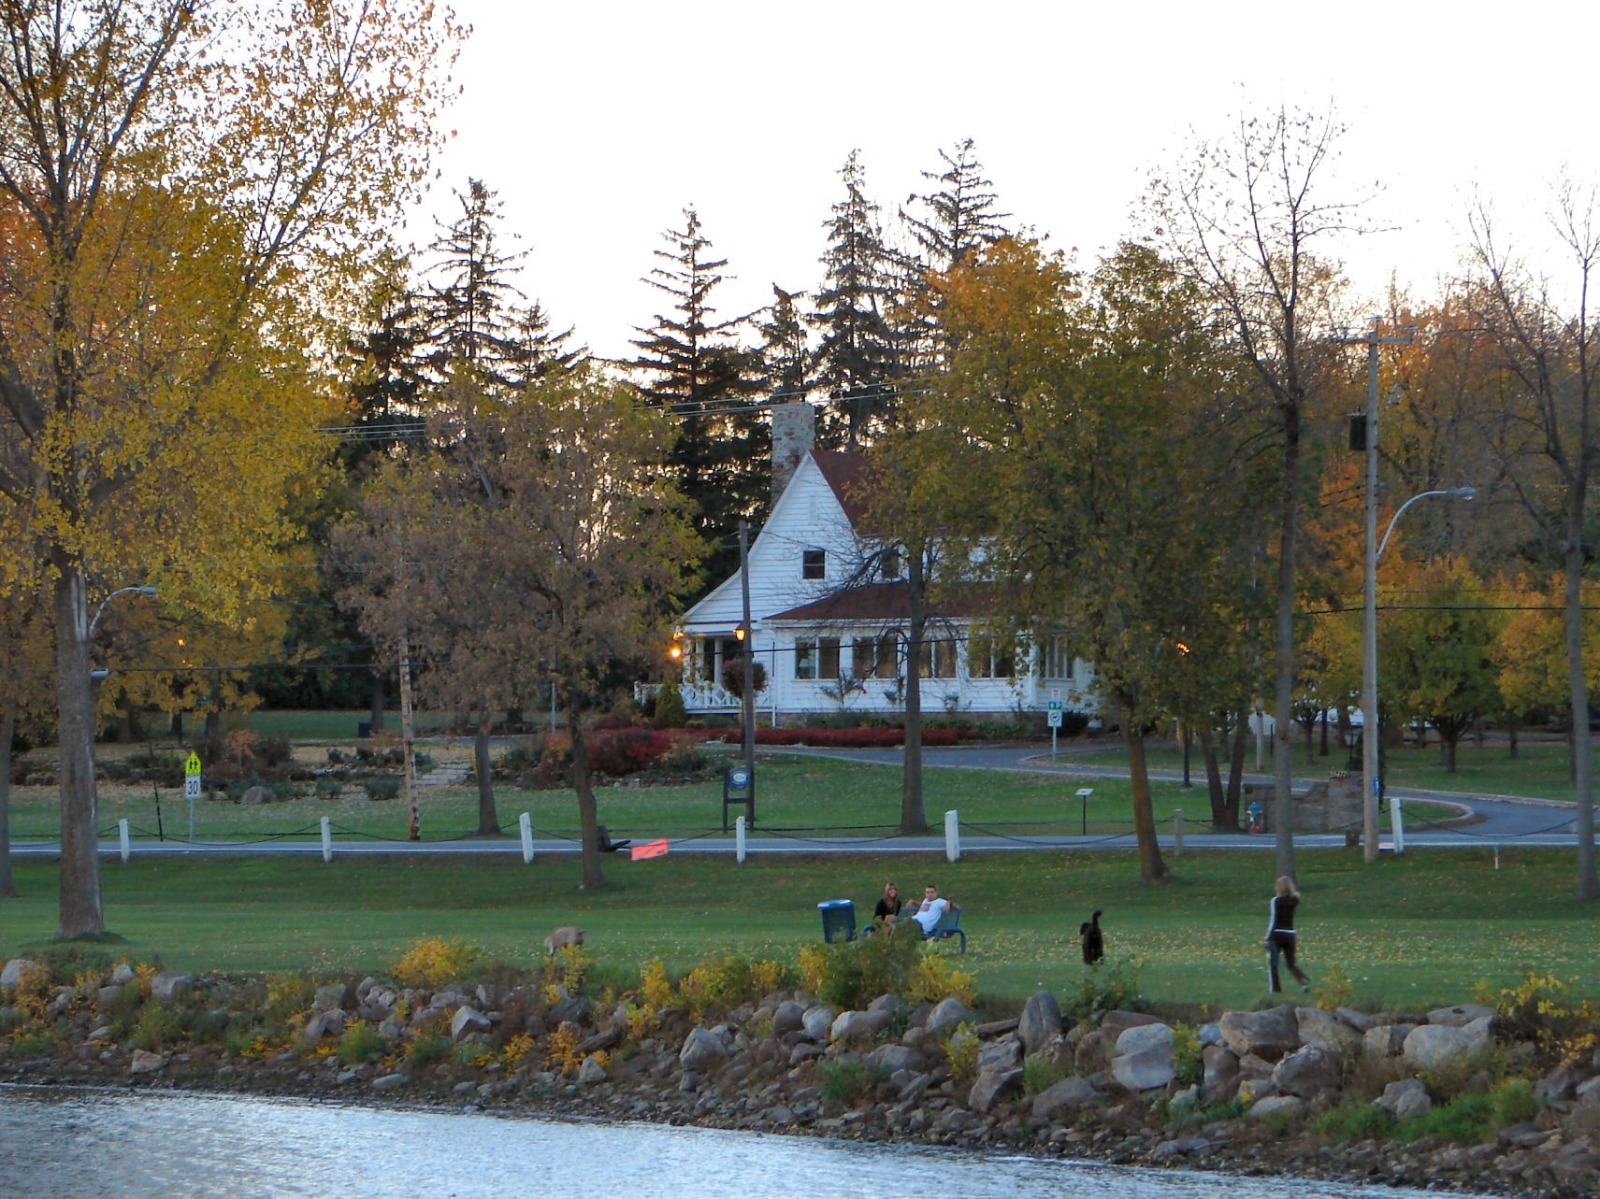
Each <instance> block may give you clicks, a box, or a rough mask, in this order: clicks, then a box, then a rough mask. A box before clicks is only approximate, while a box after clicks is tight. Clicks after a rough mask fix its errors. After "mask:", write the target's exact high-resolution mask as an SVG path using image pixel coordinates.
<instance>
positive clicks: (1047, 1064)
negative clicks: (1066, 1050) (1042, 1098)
mask: <svg viewBox="0 0 1600 1199" xmlns="http://www.w3.org/2000/svg"><path fill="white" fill-rule="evenodd" d="M1065 1077H1066V1074H1065V1072H1064V1071H1063V1070H1062V1069H1061V1067H1060V1066H1058V1065H1056V1063H1055V1061H1054V1059H1052V1058H1048V1057H1043V1056H1041V1055H1039V1054H1037V1053H1030V1054H1029V1055H1028V1056H1027V1057H1025V1058H1023V1059H1022V1088H1023V1090H1024V1091H1026V1092H1027V1093H1028V1094H1030V1095H1037V1094H1039V1092H1040V1091H1048V1090H1049V1089H1050V1088H1051V1087H1053V1086H1055V1085H1056V1083H1058V1082H1060V1081H1061V1080H1062V1079H1063V1078H1065Z"/></svg>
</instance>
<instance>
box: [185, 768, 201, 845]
mask: <svg viewBox="0 0 1600 1199" xmlns="http://www.w3.org/2000/svg"><path fill="white" fill-rule="evenodd" d="M183 797H184V798H185V799H187V800H188V801H189V840H190V841H191V842H193V841H194V805H195V804H196V803H198V802H199V800H200V755H199V754H197V753H195V752H194V751H193V750H191V751H190V752H189V760H188V761H186V762H185V763H184V764H183Z"/></svg>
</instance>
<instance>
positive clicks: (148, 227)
mask: <svg viewBox="0 0 1600 1199" xmlns="http://www.w3.org/2000/svg"><path fill="white" fill-rule="evenodd" d="M72 14H73V19H63V10H62V8H61V6H59V5H52V4H45V3H36V2H32V0H29V2H19V3H10V4H6V5H4V6H3V8H0V225H3V230H4V233H5V235H6V237H5V245H6V254H5V255H4V256H3V258H0V296H3V297H4V300H3V304H0V497H3V501H4V505H5V507H4V509H3V515H0V519H4V520H5V521H6V522H7V527H8V528H9V529H10V530H12V531H17V530H26V536H25V538H23V539H22V540H23V541H24V542H25V549H24V551H23V552H25V553H27V554H29V555H31V556H32V557H33V558H34V559H35V560H37V561H40V562H42V563H44V565H45V569H46V572H47V580H46V586H47V587H48V588H49V591H50V607H49V610H50V616H51V621H52V624H53V629H54V633H55V650H56V657H55V663H54V676H55V691H56V708H57V713H58V741H59V744H60V755H61V771H60V777H61V784H60V785H61V809H62V811H61V835H62V859H61V904H60V925H59V929H58V932H59V934H60V935H61V936H77V935H83V934H94V933H99V932H102V931H103V930H104V928H105V919H104V914H103V910H102V905H101V897H100V880H99V862H98V844H97V835H98V834H97V829H96V825H97V821H96V800H95V779H94V726H95V712H94V701H93V696H92V691H91V687H90V683H89V641H90V637H91V634H92V632H93V621H92V614H94V613H96V612H97V611H98V610H99V609H98V606H97V600H99V599H100V598H101V597H107V596H109V595H111V594H113V593H114V592H116V591H118V590H119V589H121V588H122V587H124V586H126V585H128V584H130V583H140V584H146V583H153V584H155V585H157V586H159V588H160V591H161V597H162V598H161V602H162V604H163V605H164V606H166V607H168V608H171V609H175V610H181V609H185V608H192V609H198V610H202V611H204V612H206V613H207V614H208V615H209V616H210V617H212V618H214V619H218V620H222V621H229V622H237V621H238V620H239V618H240V615H241V613H243V612H244V611H245V610H246V609H247V607H248V605H249V604H251V603H252V602H254V601H256V600H259V599H261V598H263V597H265V596H267V595H270V594H271V592H272V591H273V590H274V588H275V586H276V584H275V572H274V571H273V570H271V569H268V567H269V566H270V564H271V563H272V560H273V558H274V557H275V555H277V554H278V553H279V552H281V549H282V547H283V545H284V544H285V543H286V542H287V541H289V540H290V539H291V537H292V536H293V530H292V529H291V528H290V525H289V522H288V521H287V520H286V518H285V513H286V511H287V499H288V497H289V496H290V494H291V492H292V489H293V486H294V485H295V481H296V480H297V479H299V478H300V477H301V476H303V475H304V473H305V471H306V468H307V465H308V463H310V462H311V461H312V459H313V457H314V456H315V453H316V446H315V437H314V432H313V431H314V430H315V428H316V427H317V426H318V425H319V424H321V423H325V421H326V418H327V414H328V413H329V412H330V411H331V408H330V400H331V397H330V396H329V395H328V394H327V393H326V391H325V390H324V389H322V388H320V387H318V386H316V385H315V384H314V383H313V381H312V380H313V378H314V375H315V366H316V358H315V357H314V356H315V355H316V353H317V352H318V351H317V347H318V346H319V345H320V344H323V343H324V339H323V338H322V337H321V335H320V330H319V323H318V318H319V314H320V313H321V312H322V311H323V310H324V308H325V305H324V304H322V303H321V302H320V298H321V297H335V298H336V297H337V295H338V294H339V292H340V289H339V287H338V281H339V279H341V278H343V277H345V276H348V274H349V273H350V272H352V271H354V270H355V269H357V267H358V265H359V263H360V262H361V261H362V260H363V258H364V257H365V256H366V254H367V252H368V251H369V250H370V248H371V243H372V242H373V241H374V240H375V238H376V237H377V235H378V234H379V233H380V231H381V228H380V226H381V222H382V220H383V219H384V218H385V217H386V216H387V215H389V214H391V213H393V212H395V211H397V206H398V203H399V201H400V200H401V199H402V198H404V197H405V196H407V195H408V194H410V192H411V191H413V190H414V188H415V186H416V184H417V183H418V182H419V181H420V179H421V178H422V173H423V171H424V170H425V159H426V151H427V150H428V148H429V147H430V145H431V143H432V141H433V139H434V137H435V134H434V133H433V132H432V127H433V120H432V119H433V116H434V113H435V111H436V110H437V108H438V106H439V104H440V103H441V102H442V100H443V99H444V95H445V89H446V87H447V85H448V84H447V78H446V76H447V72H448V69H449V63H450V62H451V60H452V58H453V47H454V43H455V41H456V39H457V37H458V31H457V30H456V29H455V27H454V24H453V19H452V18H451V17H449V16H448V15H447V14H445V13H443V12H441V11H439V10H436V9H435V8H434V6H433V5H432V4H431V3H430V2H429V0H359V2H358V0H349V2H344V0H323V2H318V3H309V2H302V0H256V2H254V3H242V2H241V3H221V2H219V0H126V2H124V3H119V4H115V5H88V6H81V7H78V8H75V9H74V10H72ZM4 540H5V542H6V543H8V544H9V543H11V542H12V541H13V540H14V539H12V538H6V539H4Z"/></svg>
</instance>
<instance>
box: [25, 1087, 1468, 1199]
mask: <svg viewBox="0 0 1600 1199" xmlns="http://www.w3.org/2000/svg"><path fill="white" fill-rule="evenodd" d="M1285 1194H1292V1195H1293V1196H1295V1199H1406V1197H1409V1199H1422V1197H1423V1196H1427V1199H1441V1197H1442V1196H1445V1195H1446V1194H1447V1192H1442V1191H1427V1192H1424V1191H1404V1190H1396V1189H1393V1188H1387V1187H1374V1186H1358V1185H1347V1184H1340V1183H1319V1182H1299V1181H1295V1182H1285V1181H1284V1180H1281V1179H1262V1178H1241V1177H1235V1176H1231V1175H1225V1174H1207V1173H1194V1172H1188V1171H1165V1170H1163V1171H1151V1170H1131V1169H1124V1168H1120V1167H1115V1166H1102V1165H1095V1164H1089V1163H1083V1162H1068V1161H1042V1160H1034V1159H1031V1158H1025V1157H1016V1156H1002V1155H986V1154H977V1153H971V1152H962V1151H957V1150H951V1149H938V1148H910V1147H900V1146H884V1145H862V1144H858V1143H855V1142H850V1141H830V1140H826V1139H822V1138H817V1137H786V1136H776V1135H770V1134H765V1133H756V1132H723V1131H719V1130H714V1129H695V1128H673V1127H666V1126H662V1125H654V1124H605V1123H591V1122H566V1121H557V1120H546V1119H524V1118H514V1119H513V1118H499V1117H494V1116H487V1115H482V1114H467V1113H448V1112H427V1111H393V1110H381V1109H373V1108H365V1107H347V1106H344V1105H339V1104H329V1103H314V1102H307V1101H296V1100H279V1099H254V1098H235V1097H223V1096H195V1095H188V1094H182V1095H178V1094H163V1093H152V1092H147V1091H145V1092H139V1093H136V1094H135V1093H126V1092H97V1091H70V1092H62V1091H55V1090H45V1089H35V1088H26V1087H3V1088H0V1197H3V1199H157V1197H159V1199H202V1197H203V1199H300V1197H302V1196H304V1197H307V1199H311V1197H315V1199H328V1197H337V1199H526V1197H528V1196H535V1197H537V1199H589V1197H591V1196H597V1195H598V1196H612V1197H617V1199H785V1197H788V1196H794V1197H796V1199H798V1197H800V1196H806V1197H811V1196H818V1195H823V1196H828V1197H829V1199H853V1197H860V1199H897V1197H900V1196H904V1197H905V1199H958V1197H959V1199H1282V1196H1284V1195H1285Z"/></svg>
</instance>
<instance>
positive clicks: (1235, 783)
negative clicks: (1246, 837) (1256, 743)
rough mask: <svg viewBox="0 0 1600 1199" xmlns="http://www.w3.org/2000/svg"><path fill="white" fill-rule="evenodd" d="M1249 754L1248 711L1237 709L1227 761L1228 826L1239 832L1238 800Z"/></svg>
mask: <svg viewBox="0 0 1600 1199" xmlns="http://www.w3.org/2000/svg"><path fill="white" fill-rule="evenodd" d="M1249 752H1250V709H1249V708H1240V709H1239V720H1238V723H1237V724H1236V725H1235V726H1234V729H1233V754H1232V756H1231V757H1230V758H1229V760H1228V824H1227V827H1228V828H1230V829H1232V830H1233V831H1234V832H1238V831H1239V799H1240V797H1241V796H1242V795H1243V793H1244V759H1245V755H1246V754H1248V753H1249Z"/></svg>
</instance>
